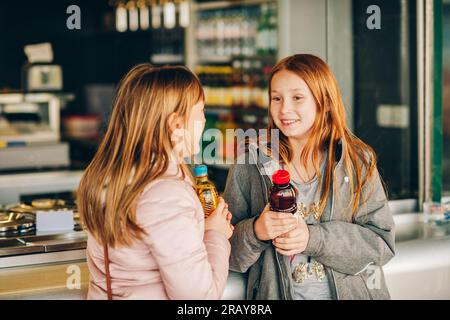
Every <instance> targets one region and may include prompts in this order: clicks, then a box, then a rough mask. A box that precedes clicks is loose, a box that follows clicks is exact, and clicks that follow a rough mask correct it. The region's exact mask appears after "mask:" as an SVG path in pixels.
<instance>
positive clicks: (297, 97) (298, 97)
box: [294, 96, 303, 101]
mask: <svg viewBox="0 0 450 320" xmlns="http://www.w3.org/2000/svg"><path fill="white" fill-rule="evenodd" d="M302 98H303V97H302V96H295V97H294V100H295V101H299V100H301V99H302Z"/></svg>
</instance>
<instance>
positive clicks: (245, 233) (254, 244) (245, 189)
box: [223, 165, 270, 272]
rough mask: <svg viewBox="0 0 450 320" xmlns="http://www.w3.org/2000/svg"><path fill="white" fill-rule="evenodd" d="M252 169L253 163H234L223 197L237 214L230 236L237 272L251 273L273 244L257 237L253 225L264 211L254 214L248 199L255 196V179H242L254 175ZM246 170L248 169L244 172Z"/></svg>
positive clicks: (234, 269) (232, 263)
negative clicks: (262, 255) (251, 164)
mask: <svg viewBox="0 0 450 320" xmlns="http://www.w3.org/2000/svg"><path fill="white" fill-rule="evenodd" d="M251 169H252V168H250V165H234V166H232V168H231V169H230V171H229V173H228V178H227V183H226V187H225V192H224V196H223V197H224V199H225V202H226V203H228V209H229V210H230V212H231V213H232V215H233V218H232V220H231V222H232V224H233V225H234V232H233V235H232V237H231V238H230V242H231V255H230V270H232V271H236V272H247V270H248V268H250V267H251V266H252V265H253V264H255V263H256V261H258V259H259V257H260V255H261V253H262V252H263V251H264V250H265V249H266V248H268V247H269V246H270V242H264V241H260V240H259V239H257V238H256V234H255V231H254V228H253V224H254V222H255V219H256V218H257V216H258V215H259V213H260V212H254V213H252V207H251V206H250V205H249V199H248V198H249V197H250V196H251V182H250V181H249V179H244V181H242V179H241V178H242V177H245V176H247V177H250V174H249V172H248V171H249V170H251ZM242 171H247V172H246V174H245V175H244V174H242ZM240 172H241V173H240Z"/></svg>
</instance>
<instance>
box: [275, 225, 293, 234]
mask: <svg viewBox="0 0 450 320" xmlns="http://www.w3.org/2000/svg"><path fill="white" fill-rule="evenodd" d="M296 227H297V225H295V224H292V225H287V226H283V227H272V228H271V230H270V231H271V232H272V233H276V234H278V235H282V234H285V233H288V232H290V231H292V230H294V229H295V228H296Z"/></svg>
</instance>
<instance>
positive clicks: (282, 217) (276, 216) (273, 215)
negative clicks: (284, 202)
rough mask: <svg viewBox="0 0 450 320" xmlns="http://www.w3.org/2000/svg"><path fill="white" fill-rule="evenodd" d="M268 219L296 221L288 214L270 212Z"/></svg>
mask: <svg viewBox="0 0 450 320" xmlns="http://www.w3.org/2000/svg"><path fill="white" fill-rule="evenodd" d="M270 217H271V218H272V219H274V220H288V221H297V218H296V217H294V216H293V215H292V214H290V213H283V212H273V211H270Z"/></svg>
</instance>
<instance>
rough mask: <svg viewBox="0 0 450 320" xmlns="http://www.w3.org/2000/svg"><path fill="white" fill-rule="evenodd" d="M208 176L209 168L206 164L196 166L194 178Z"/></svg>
mask: <svg viewBox="0 0 450 320" xmlns="http://www.w3.org/2000/svg"><path fill="white" fill-rule="evenodd" d="M207 175H208V167H207V166H205V165H204V164H202V165H198V166H195V168H194V176H196V177H203V176H207Z"/></svg>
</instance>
